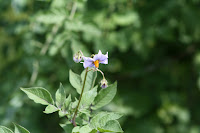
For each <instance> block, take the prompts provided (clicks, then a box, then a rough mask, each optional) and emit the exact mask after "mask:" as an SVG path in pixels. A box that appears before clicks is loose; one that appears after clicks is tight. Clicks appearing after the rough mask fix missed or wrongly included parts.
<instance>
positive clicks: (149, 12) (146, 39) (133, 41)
mask: <svg viewBox="0 0 200 133" xmlns="http://www.w3.org/2000/svg"><path fill="white" fill-rule="evenodd" d="M80 49H81V50H82V51H83V52H84V54H85V55H87V56H89V55H90V54H92V53H97V52H98V50H99V49H100V50H102V52H103V53H106V52H107V51H108V52H109V64H108V65H100V69H101V70H102V71H104V73H105V75H106V78H107V79H108V81H109V83H112V82H114V81H115V80H117V81H118V92H117V95H116V97H115V99H114V100H113V102H112V103H110V104H109V105H108V106H106V107H105V108H103V110H107V111H118V112H122V113H124V114H125V116H124V117H123V118H121V119H120V123H121V125H122V128H123V130H124V131H125V133H200V106H199V103H200V91H199V87H200V0H167V1H165V0H153V1H149V0H106V1H104V0H76V1H74V0H0V124H1V125H4V126H8V127H11V128H13V127H12V122H15V123H18V124H21V125H22V126H24V127H25V128H27V129H28V130H29V131H30V132H32V133H62V132H63V130H62V128H61V127H59V124H58V123H59V122H62V120H60V119H59V118H58V114H57V113H54V114H52V115H46V114H43V113H42V111H43V110H44V106H42V105H37V104H35V103H34V102H33V101H31V100H29V99H28V97H27V96H26V95H25V94H24V93H23V92H21V91H20V89H19V88H20V87H31V86H42V87H45V88H46V89H48V90H49V91H50V92H51V94H54V93H55V91H56V90H57V88H58V86H59V83H60V82H62V83H63V85H64V87H65V89H66V91H67V92H68V93H72V95H73V97H75V96H77V94H76V92H75V90H74V89H73V88H72V86H71V85H70V84H69V80H68V76H69V75H68V74H69V69H72V70H73V71H75V72H77V73H80V72H81V71H82V70H83V66H82V64H76V63H74V62H73V60H72V56H73V54H74V53H75V52H77V51H78V50H80ZM100 80H101V76H100V74H99V79H98V80H97V83H98V82H100Z"/></svg>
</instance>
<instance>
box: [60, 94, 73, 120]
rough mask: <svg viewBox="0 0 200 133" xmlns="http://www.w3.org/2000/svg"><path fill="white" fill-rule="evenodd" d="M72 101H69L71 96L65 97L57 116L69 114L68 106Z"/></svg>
mask: <svg viewBox="0 0 200 133" xmlns="http://www.w3.org/2000/svg"><path fill="white" fill-rule="evenodd" d="M71 101H72V99H71V94H70V95H69V96H68V97H67V99H65V102H64V104H63V107H62V110H60V111H59V116H60V117H63V116H65V115H66V114H68V112H69V105H70V103H71Z"/></svg>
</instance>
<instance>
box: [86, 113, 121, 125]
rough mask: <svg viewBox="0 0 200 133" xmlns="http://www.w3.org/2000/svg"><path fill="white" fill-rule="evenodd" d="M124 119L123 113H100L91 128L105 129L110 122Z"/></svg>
mask: <svg viewBox="0 0 200 133" xmlns="http://www.w3.org/2000/svg"><path fill="white" fill-rule="evenodd" d="M120 117H122V114H121V113H116V112H100V113H98V114H96V115H95V116H94V117H93V118H92V119H91V121H90V124H91V127H93V128H95V129H97V128H101V127H104V126H105V125H106V123H107V122H108V121H110V120H117V119H119V118H120Z"/></svg>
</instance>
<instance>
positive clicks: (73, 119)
mask: <svg viewBox="0 0 200 133" xmlns="http://www.w3.org/2000/svg"><path fill="white" fill-rule="evenodd" d="M85 70H86V72H85V77H84V81H83V87H82V91H81V95H80V97H79V101H78V105H77V107H76V110H75V113H74V116H73V118H72V124H73V125H74V127H76V126H77V125H76V121H75V119H76V115H77V113H78V108H79V105H80V103H81V98H82V96H83V92H84V88H85V81H86V78H87V73H88V68H86V69H85Z"/></svg>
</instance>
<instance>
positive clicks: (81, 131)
mask: <svg viewBox="0 0 200 133" xmlns="http://www.w3.org/2000/svg"><path fill="white" fill-rule="evenodd" d="M91 131H92V128H91V127H89V126H88V125H85V126H83V127H81V128H80V129H79V133H89V132H91Z"/></svg>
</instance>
